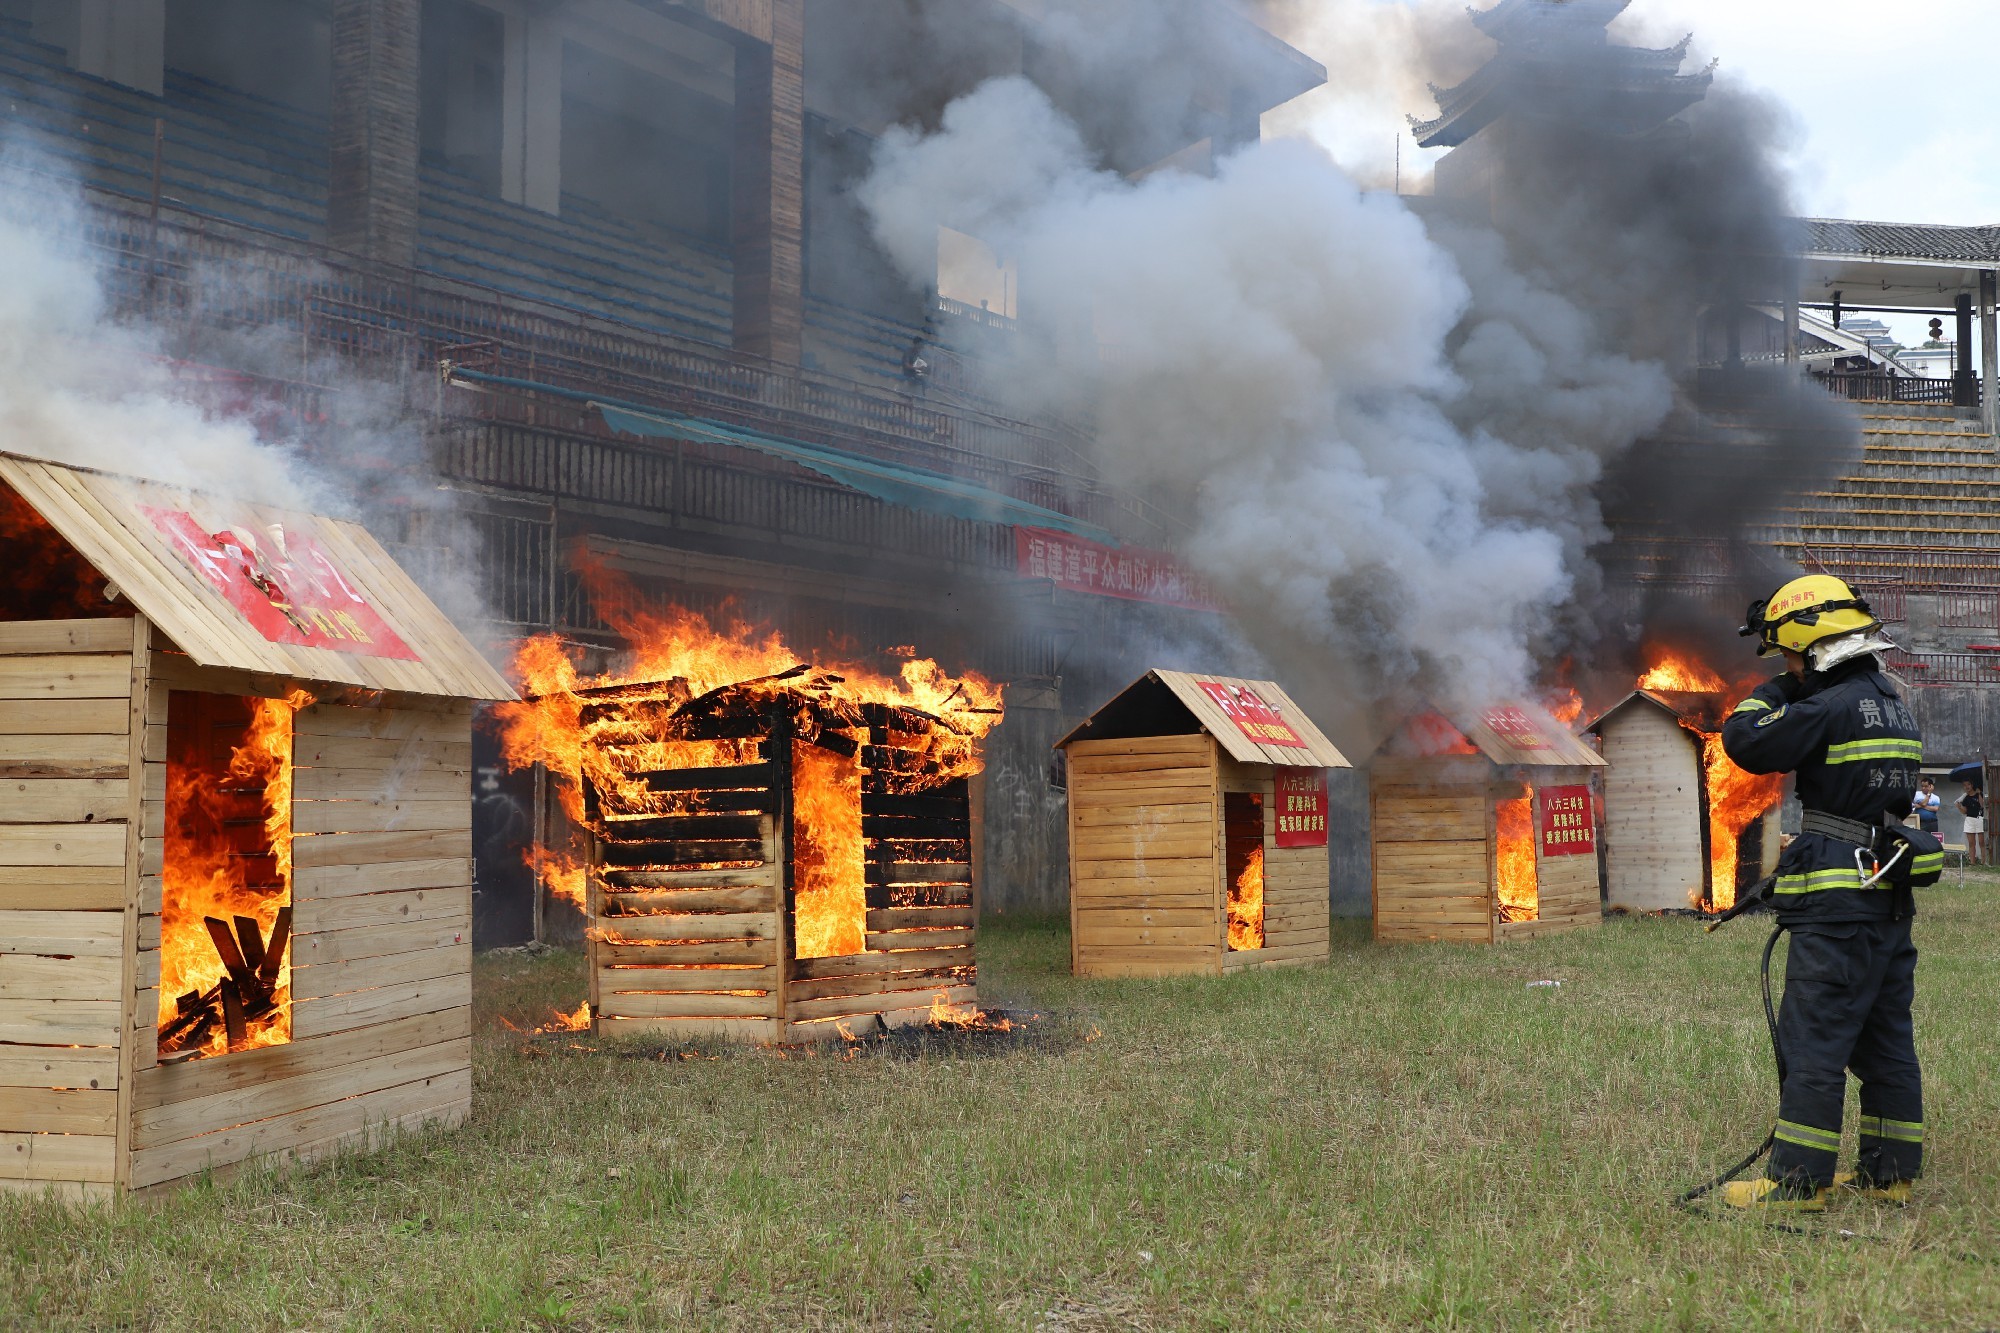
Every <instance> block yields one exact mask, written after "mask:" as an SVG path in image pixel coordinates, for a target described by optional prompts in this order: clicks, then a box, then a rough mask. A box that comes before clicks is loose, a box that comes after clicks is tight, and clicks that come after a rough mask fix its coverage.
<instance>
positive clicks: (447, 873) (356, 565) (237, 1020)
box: [0, 455, 510, 1195]
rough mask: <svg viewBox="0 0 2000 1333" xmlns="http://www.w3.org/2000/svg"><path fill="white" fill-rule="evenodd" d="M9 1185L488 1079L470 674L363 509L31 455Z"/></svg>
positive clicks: (271, 1142) (197, 1147)
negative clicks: (308, 505) (141, 477)
mask: <svg viewBox="0 0 2000 1333" xmlns="http://www.w3.org/2000/svg"><path fill="white" fill-rule="evenodd" d="M0 532H4V534H5V538H6V545H7V551H8V556H9V561H10V564H11V565H12V566H13V576H12V577H11V578H10V580H9V581H8V583H7V584H6V586H5V587H4V588H0V774H3V775H4V779H5V792H6V800H5V802H4V804H0V1189H10V1190H17V1191H18V1190H30V1191H39V1190H44V1189H55V1190H57V1191H59V1192H61V1193H64V1194H68V1195H103V1194H108V1193H112V1192H116V1191H119V1190H125V1189H139V1188H144V1187H147V1186H153V1185H158V1184H160V1183H162V1182H165V1181H171V1180H174V1179H176V1178H178V1177H181V1176H186V1175H188V1174H190V1173H192V1172H196V1171H200V1170H202V1169H203V1168H205V1167H218V1168H219V1167H226V1166H228V1165H229V1164H231V1163H235V1162H239V1161H242V1160H244V1159H247V1158H250V1157H261V1156H269V1155H274V1154H276V1155H284V1156H287V1157H309V1156H312V1155H314V1154H317V1153H322V1152H325V1151H327V1150H328V1149H331V1148H333V1147H334V1146H336V1145H339V1144H342V1143H348V1142H352V1141H356V1140H358V1139H363V1138H366V1137H368V1136H369V1135H371V1134H373V1133H375V1132H376V1131H379V1130H381V1129H383V1128H384V1127H388V1126H399V1125H415V1124H422V1123H430V1122H440V1121H442V1122H456V1121H457V1120H459V1119H460V1118H462V1117H463V1116H464V1115H465V1113H466V1111H467V1109H468V1107H469V1105H470V1100H471V1069H470V1064H471V1061H470V1058H469V1057H470V1026H469V1014H470V1010H469V1004H470V1001H471V982H470V967H471V944H470V941H471V924H472V923H471V882H472V881H471V860H470V858H471V832H470V826H471V820H470V810H471V783H470V762H471V744H470V741H471V735H470V725H471V705H470V702H469V701H470V700H472V699H491V698H500V697H506V696H507V695H509V693H510V691H509V690H508V687H507V685H506V683H505V682H504V681H503V680H502V679H501V678H500V677H499V676H498V675H497V674H496V673H495V672H494V671H493V670H492V669H491V668H490V667H489V666H488V665H487V664H486V663H485V662H484V661H483V660H482V659H481V658H480V657H479V655H478V654H477V653H475V652H474V651H473V649H472V647H471V646H470V645H469V644H468V643H467V642H466V641H465V640H464V638H463V637H461V636H460V634H459V633H458V631H457V630H455V629H454V628H453V627H452V625H451V623H450V622H449V621H447V620H446V619H445V618H444V617H443V616H442V615H441V614H440V613H439V612H438V610H437V609H436V608H435V607H434V606H432V605H431V604H430V602H429V601H428V600H427V599H426V598H425V597H424V595H423V594H422V593H421V592H419V591H418V590H417V588H416V586H415V585H414V584H413V583H412V582H411V581H410V579H409V578H408V576H407V575H406V574H405V573H404V572H403V571H402V570H401V569H399V568H398V567H397V566H396V564H395V562H394V561H393V560H391V559H390V558H389V556H388V555H387V554H386V553H385V552H384V551H383V549H382V548H381V547H380V546H379V545H377V544H376V542H375V541H374V540H373V539H372V538H371V537H370V536H369V535H368V533H367V532H366V531H364V530H363V529H362V528H360V527H359V526H357V525H355V524H352V523H344V522H335V521H331V520H328V519H324V518H318V517H314V516H311V515H305V514H297V513H288V512H281V511H276V510H271V509H266V508H262V507H258V506H253V505H248V504H240V503H232V502H228V501H223V500H218V499H215V498H213V497H209V496H204V495H193V494H189V493H187V492H185V491H179V490H175V489H172V488H168V487H165V486H160V485H157V484H153V483H149V482H141V481H137V480H132V479H129V478H123V477H117V476H111V475H106V474H102V473H95V472H88V471H84V470H81V469H76V468H68V467H61V466H57V465H55V464H52V463H46V462H39V461H32V460H29V459H25V458H20V457H14V456H7V455H0Z"/></svg>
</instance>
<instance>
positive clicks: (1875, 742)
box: [1722, 654, 1923, 926]
mask: <svg viewBox="0 0 2000 1333" xmlns="http://www.w3.org/2000/svg"><path fill="white" fill-rule="evenodd" d="M1722 748H1723V749H1724V750H1726V751H1727V752H1728V754H1729V757H1730V758H1731V759H1732V760H1734V761H1735V762H1736V765H1737V767H1739V768H1742V769H1743V770H1745V771H1746V772H1750V773H1784V772H1788V771H1789V772H1796V773H1797V774H1798V794H1799V802H1800V803H1801V804H1802V805H1804V806H1805V808H1806V809H1808V810H1820V811H1824V812H1825V813H1827V814H1830V815H1838V816H1839V817H1840V818H1842V819H1853V820H1859V821H1861V822H1862V823H1866V824H1869V825H1877V824H1880V823H1881V822H1882V816H1883V815H1884V813H1892V814H1894V815H1895V816H1897V817H1898V818H1900V817H1901V816H1903V815H1904V814H1907V813H1908V812H1909V809H1910V794H1911V793H1912V792H1914V791H1915V790H1916V787H1917V775H1918V772H1919V771H1920V768H1921V764H1922V760H1923V738H1922V737H1921V736H1920V735H1919V733H1918V731H1917V721H1916V719H1915V718H1914V717H1912V716H1911V715H1910V710H1909V708H1908V706H1907V705H1905V704H1904V703H1903V700H1902V696H1901V695H1900V694H1898V693H1897V690H1896V687H1895V686H1894V685H1893V684H1891V683H1890V681H1889V678H1888V677H1887V676H1884V675H1883V674H1882V672H1881V668H1880V663H1879V662H1878V661H1877V660H1876V658H1875V657H1874V655H1873V654H1864V655H1863V656H1861V657H1857V658H1855V659H1853V660H1852V661H1849V662H1843V663H1841V664H1840V665H1839V666H1837V667H1835V668H1834V669H1833V670H1832V671H1831V672H1829V673H1828V674H1827V675H1825V676H1819V675H1817V674H1815V673H1811V672H1808V673H1807V677H1806V679H1805V680H1804V681H1799V680H1795V679H1794V678H1793V677H1791V676H1789V675H1786V676H1777V677H1774V678H1773V679H1771V680H1769V681H1766V682H1765V683H1764V684H1762V685H1759V686H1758V687H1757V688H1756V689H1755V690H1754V691H1753V692H1752V693H1751V695H1750V697H1749V698H1748V699H1745V700H1744V701H1743V702H1742V703H1740V704H1738V705H1737V706H1736V709H1735V711H1734V712H1732V713H1731V714H1730V715H1729V720H1728V721H1727V722H1726V723H1724V724H1723V728H1722ZM1854 853H1855V846H1854V844H1853V843H1850V842H1843V841H1841V840H1840V839H1837V838H1832V837H1828V836H1827V835H1825V834H1822V833H1803V834H1800V835H1799V837H1798V838H1796V839H1795V840H1794V841H1793V842H1792V845H1791V846H1789V847H1787V848H1786V849H1785V850H1784V852H1783V854H1782V855H1780V856H1779V858H1778V884H1777V894H1776V897H1775V898H1774V900H1773V901H1774V902H1775V904H1776V906H1777V909H1778V917H1779V920H1781V921H1782V922H1784V924H1786V925H1787V926H1796V925H1807V924H1811V923H1814V922H1835V921H1876V920H1886V919H1888V918H1891V917H1894V916H1896V915H1899V914H1900V913H1901V912H1907V911H1908V910H1909V908H1908V896H1907V895H1899V894H1897V893H1896V892H1895V891H1894V890H1892V889H1890V888H1889V887H1888V886H1887V885H1886V884H1882V885H1879V886H1877V887H1873V888H1868V889H1863V888H1862V887H1861V881H1862V878H1863V876H1862V874H1861V872H1860V871H1859V870H1858V869H1857V868H1856V866H1855V861H1854ZM1899 899H1900V900H1901V901H1900V903H1899Z"/></svg>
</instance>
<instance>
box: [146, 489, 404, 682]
mask: <svg viewBox="0 0 2000 1333" xmlns="http://www.w3.org/2000/svg"><path fill="white" fill-rule="evenodd" d="M139 510H140V512H141V513H143V514H145V516H146V517H147V518H148V519H150V520H151V521H152V524H153V526H154V527H155V528H157V529H159V532H160V535H161V536H163V537H165V538H166V539H167V544H168V545H169V546H172V547H173V548H174V550H175V552H177V553H178V554H179V555H180V557H181V559H183V560H185V561H186V562H187V563H188V565H189V566H191V567H192V568H193V569H194V571H195V572H196V573H197V574H200V575H201V576H202V577H203V578H204V579H207V580H208V582H209V583H210V584H212V585H214V587H215V590H216V591H217V592H219V593H221V594H222V595H223V596H224V597H225V598H227V599H228V601H229V604H230V605H231V606H233V607H235V608H236V609H237V610H238V611H241V612H242V613H243V616H244V618H245V619H246V620H248V621H249V622H250V623H251V624H252V625H254V626H256V628H257V632H258V633H260V634H262V635H263V636H264V637H265V638H267V639H269V640H270V641H271V642H272V643H290V644H297V645H299V646H301V647H305V648H330V649H332V650H333V651H335V652H340V653H360V654H362V655H364V656H367V657H399V658H402V659H404V660H406V661H416V660H417V655H416V653H415V652H413V651H411V649H410V646H409V645H408V644H406V643H404V642H403V641H402V639H401V638H399V637H398V636H397V634H396V631H394V630H392V629H390V628H389V626H388V625H387V624H386V623H384V621H383V620H382V617H381V616H380V615H378V614H377V613H376V611H375V608H374V607H372V606H370V605H369V604H368V601H367V599H366V598H364V597H363V596H362V595H361V593H360V591H359V590H358V589H356V588H355V587H354V585H353V584H352V583H350V582H348V580H347V576H346V575H344V574H342V573H341V572H340V568H339V567H338V566H337V565H335V564H334V563H333V559H332V557H330V556H329V555H327V553H326V552H325V551H323V550H321V549H320V548H319V545H318V544H317V543H316V542H314V541H313V540H312V539H311V538H310V537H307V536H306V535H304V534H303V533H286V532H282V531H277V530H274V531H272V532H270V533H267V534H266V535H265V536H264V537H263V538H261V539H260V538H258V537H257V536H256V535H254V534H253V533H252V532H251V531H250V530H248V529H246V528H225V529H223V530H222V531H220V532H213V533H211V532H205V531H203V529H202V525H201V523H200V522H199V521H198V520H197V519H196V518H195V516H194V515H193V514H190V513H188V512H186V511H185V510H181V509H155V508H153V507H152V506H151V505H141V506H139Z"/></svg>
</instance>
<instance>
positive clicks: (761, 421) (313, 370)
mask: <svg viewBox="0 0 2000 1333" xmlns="http://www.w3.org/2000/svg"><path fill="white" fill-rule="evenodd" d="M81 239H82V240H83V241H84V242H85V243H86V244H88V245H89V246H91V247H92V248H94V249H95V250H97V251H98V252H99V254H100V255H101V257H102V259H103V263H102V264H101V266H100V267H101V269H102V273H103V280H104V283H105V286H106V289H107V296H108V298H109V300H110V302H111V305H112V307H113V309H114V310H116V311H117V312H118V313H119V314H121V315H123V316H127V317H140V318H144V319H146V320H148V321H150V322H152V323H154V324H156V325H158V326H161V327H163V328H165V329H167V330H169V331H172V330H174V329H176V328H177V327H179V328H184V329H186V330H187V331H189V332H190V333H192V332H193V331H195V330H197V329H201V330H213V329H227V328H236V329H243V330H250V329H255V330H259V331H260V332H261V333H262V334H263V338H262V340H261V342H262V345H264V346H267V347H268V346H269V345H270V344H271V342H272V335H277V337H278V338H280V339H291V340H293V341H294V342H295V345H296V348H297V351H298V357H299V361H298V365H299V367H300V369H299V377H300V378H301V379H303V380H308V381H315V382H318V381H323V379H324V378H326V376H325V367H326V365H327V363H328V362H339V363H346V364H355V363H360V364H364V365H366V366H368V367H369V369H370V371H371V373H374V374H377V375H381V376H384V377H388V378H402V377H406V376H410V375H412V374H415V373H418V372H420V371H422V370H423V369H424V368H426V367H428V366H430V365H434V364H435V363H436V362H437V361H438V360H439V359H440V358H443V357H447V356H458V357H467V358H469V359H470V360H471V361H473V362H474V363H476V364H477V365H478V366H479V368H481V369H490V370H493V371H495V372H497V373H501V374H507V375H513V376H518V377H520V378H522V379H527V380H535V381H540V382H544V383H549V384H555V385H559V386H561V387H564V388H569V389H576V390H584V391H589V392H593V393H602V394H603V395H605V396H606V397H620V398H629V399H637V400H641V401H645V402H649V403H655V404H658V405H660V406H662V407H666V408H670V409H673V410H678V411H682V412H687V413H690V414H693V415H700V416H707V417H712V418H714V419H717V420H721V421H726V422H729V423H731V424H735V425H740V426H745V427H749V428H752V429H756V430H762V431H767V432H770V433H773V434H782V435H785V436H788V437H791V438H795V439H801V440H805V441H808V442H811V443H816V444H824V445H827V446H830V447H833V448H838V449H842V450H846V451H850V452H854V453H858V454H862V455H864V456H870V457H876V458H881V459H883V460H884V461H896V462H911V463H918V464H921V465H922V466H925V467H929V468H932V469H935V470H938V471H943V472H949V473H954V474H957V475H962V476H967V477H972V478H976V479H978V480H980V481H981V482H983V483H986V484H989V485H993V486H995V487H996V488H999V489H1003V490H1007V491H1010V492H1011V491H1013V490H1015V489H1017V488H1019V487H1020V486H1021V485H1022V484H1023V483H1024V482H1025V483H1027V484H1028V485H1029V487H1030V488H1031V489H1033V490H1034V491H1035V492H1036V493H1037V494H1036V502H1037V503H1048V501H1049V500H1051V499H1054V500H1056V501H1057V503H1056V505H1055V506H1054V507H1060V508H1063V509H1065V510H1067V509H1068V508H1069V507H1071V504H1070V503H1066V502H1064V501H1063V500H1062V498H1061V497H1064V496H1071V497H1077V498H1079V499H1081V498H1083V497H1088V498H1089V507H1090V508H1092V509H1094V510H1096V511H1097V512H1098V513H1099V514H1100V515H1102V514H1103V513H1104V511H1105V510H1107V509H1109V510H1112V511H1115V513H1116V514H1117V516H1118V522H1117V523H1116V524H1114V526H1116V527H1119V528H1120V529H1122V530H1123V531H1126V532H1127V533H1129V534H1130V535H1132V536H1134V537H1137V538H1140V539H1146V538H1154V539H1157V538H1158V536H1159V534H1160V529H1161V521H1162V519H1161V515H1159V514H1158V513H1157V512H1156V511H1153V510H1152V509H1151V508H1150V506H1147V505H1145V504H1144V503H1143V502H1142V501H1138V500H1136V499H1133V498H1131V497H1125V496H1117V495H1114V494H1112V493H1110V492H1107V491H1105V490H1103V489H1102V488H1101V487H1100V485H1099V483H1098V480H1097V477H1096V474H1095V473H1096V470H1095V468H1094V466H1093V465H1092V463H1091V462H1090V460H1089V459H1088V458H1087V457H1086V455H1085V453H1084V451H1083V443H1084V439H1083V433H1084V431H1086V430H1087V429H1088V428H1087V426H1084V425H1072V424H1067V423H1065V424H1062V425H1056V426H1050V425H1045V424H1038V423H1035V422H1029V421H1021V420H1016V419H1012V418H1007V417H1002V416H998V415H996V414H994V413H992V412H990V411H987V410H984V409H981V408H979V407H977V406H975V405H971V404H966V403H962V402H952V401H949V400H948V399H943V400H941V396H940V395H929V396H925V395H918V394H911V393H895V392H889V391H884V390H877V389H872V388H869V387H867V386H864V385H861V384H858V383H856V382H853V381H849V380H845V379H842V378H840V377H838V376H834V375H828V374H825V373H823V372H818V371H810V370H805V369H802V368H799V367H794V366H789V365H783V364H780V363H775V362H771V361H767V360H763V359H760V358H756V357H751V356H746V355H744V354H741V353H738V352H735V351H732V350H730V349H727V348H722V347H718V346H714V345H712V344H706V343H701V342H699V341H696V340H693V339H680V338H676V337H673V336H671V335H668V334H664V333H658V332H654V331H651V330H644V329H639V328H635V327H633V326H630V325H624V324H620V323H618V322H617V321H615V320H610V319H605V318H601V317H598V316H595V315H591V314H588V313H585V312H581V311H576V310H571V309H566V308H563V307H559V306H551V305H546V304H543V303H539V302H536V301H534V300H531V299H528V298H525V297H518V296H514V295H509V294H504V293H500V292H496V291H492V290H490V289H486V288H482V287H479V286H477V285H475V284H472V283H467V282H463V281H460V280H457V279H452V278H446V277H442V276H440V275H436V274H432V273H427V272H423V271H421V270H417V269H407V268H401V267H397V266H392V265H383V264H378V263H372V262H369V261H364V260H360V259H357V258H355V257H354V256H351V255H346V254H343V253H340V252H337V251H333V250H329V249H326V248H324V247H320V246H315V245H312V244H309V243H306V242H302V241H295V240H292V239H290V238H285V237H278V236H273V235H267V234H265V233H260V232H257V231H255V230H254V229H252V228H248V227H243V226H241V225H239V224H234V223H223V222H219V221H217V220H215V219H210V218H207V217H203V216H200V215H194V214H178V213H171V214H167V215H163V216H161V217H159V218H153V217H151V216H149V215H148V213H147V212H146V210H145V209H144V207H143V206H141V205H135V204H134V203H133V202H132V201H129V200H125V199H123V198H122V197H119V196H112V195H104V194H101V193H93V195H92V197H91V201H90V203H89V205H88V206H87V207H86V209H85V210H84V212H83V224H82V236H81Z"/></svg>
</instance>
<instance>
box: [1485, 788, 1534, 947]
mask: <svg viewBox="0 0 2000 1333" xmlns="http://www.w3.org/2000/svg"><path fill="white" fill-rule="evenodd" d="M1493 808H1494V814H1495V820H1494V826H1495V831H1496V833H1497V837H1498V846H1497V847H1496V849H1495V852H1494V866H1493V870H1494V879H1495V884H1496V887H1497V889H1498V890H1499V895H1500V919H1501V920H1502V921H1533V920H1535V918H1536V917H1538V916H1539V915H1541V888H1540V884H1539V882H1538V881H1537V878H1536V874H1535V798H1534V796H1533V795H1532V794H1531V795H1528V796H1523V797H1521V798H1520V799H1519V800H1514V801H1496V802H1495V803H1494V807H1493Z"/></svg>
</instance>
